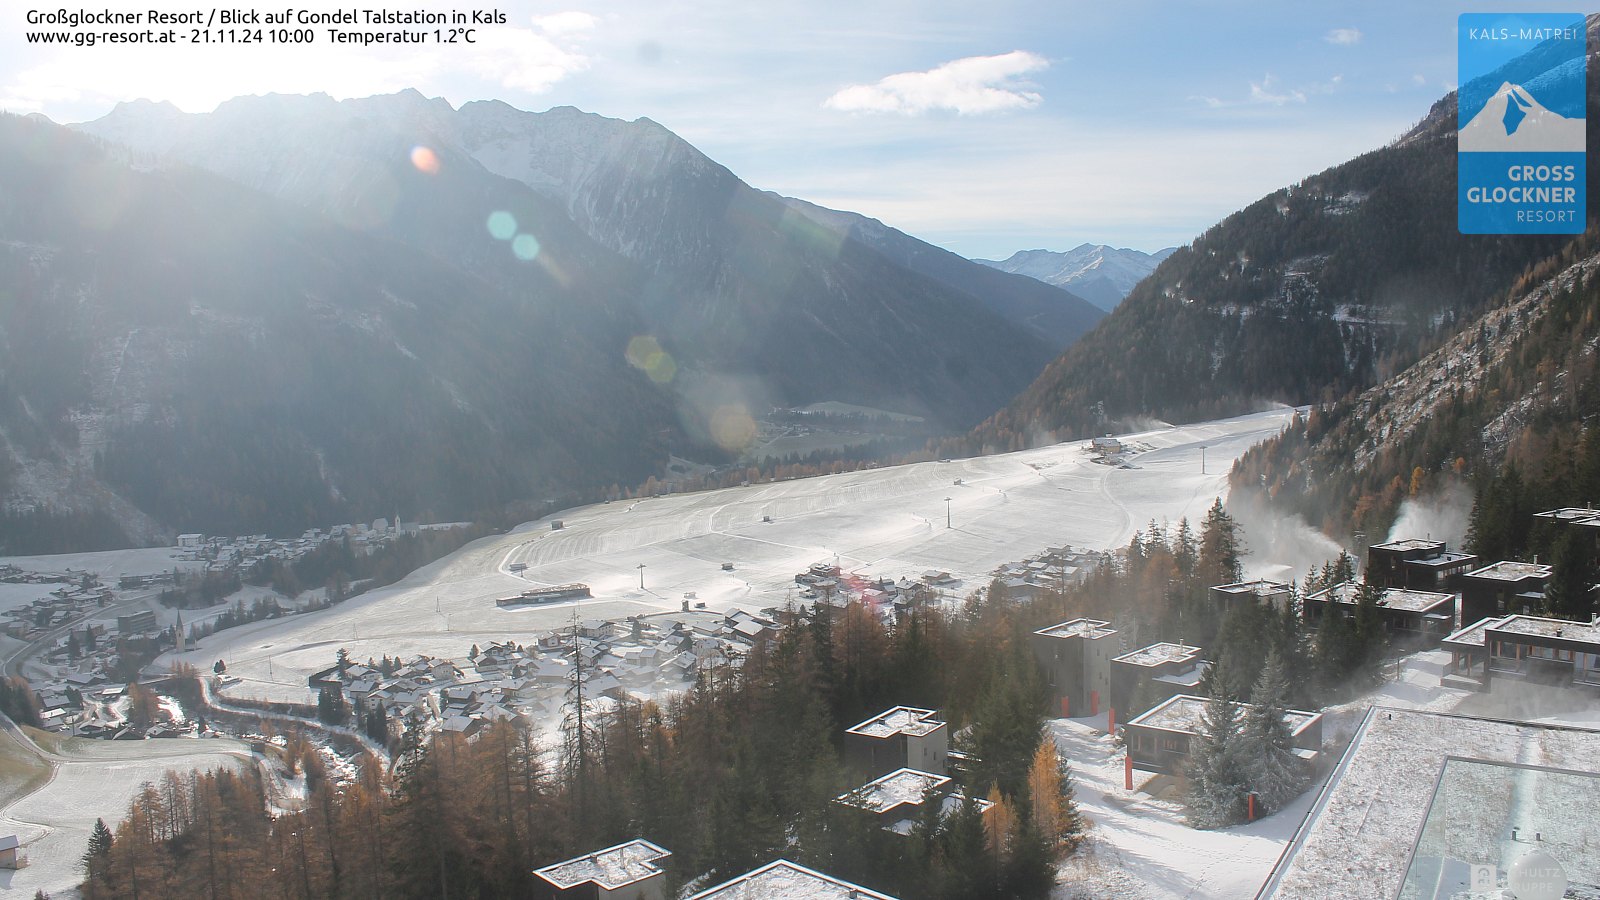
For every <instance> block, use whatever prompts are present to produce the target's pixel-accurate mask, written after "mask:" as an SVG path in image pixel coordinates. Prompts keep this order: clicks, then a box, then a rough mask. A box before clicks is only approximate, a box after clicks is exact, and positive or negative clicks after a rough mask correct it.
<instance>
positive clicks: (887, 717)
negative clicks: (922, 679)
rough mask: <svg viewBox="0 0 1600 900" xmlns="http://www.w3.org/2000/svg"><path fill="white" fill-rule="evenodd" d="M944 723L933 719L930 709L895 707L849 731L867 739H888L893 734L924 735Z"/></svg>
mask: <svg viewBox="0 0 1600 900" xmlns="http://www.w3.org/2000/svg"><path fill="white" fill-rule="evenodd" d="M943 725H944V723H943V722H941V721H939V720H938V719H937V718H935V717H934V712H933V710H931V709H917V708H915V707H911V706H896V707H895V708H893V709H889V710H885V711H883V712H881V713H878V714H877V715H876V716H873V717H872V718H870V719H868V720H866V721H865V722H862V723H861V724H859V725H855V726H853V727H851V728H849V729H847V730H848V731H849V733H850V734H864V735H867V736H868V737H879V738H884V737H889V736H890V735H894V734H911V735H917V736H919V737H920V736H921V735H925V734H932V733H933V732H934V731H936V730H938V729H939V728H941V727H943Z"/></svg>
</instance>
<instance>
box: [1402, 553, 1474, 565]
mask: <svg viewBox="0 0 1600 900" xmlns="http://www.w3.org/2000/svg"><path fill="white" fill-rule="evenodd" d="M1477 558H1478V557H1476V556H1474V555H1473V554H1471V553H1462V552H1460V551H1459V550H1445V551H1443V552H1441V553H1438V554H1435V555H1433V556H1429V557H1425V558H1423V559H1408V560H1406V565H1408V566H1421V567H1423V568H1430V569H1442V568H1444V567H1445V566H1452V565H1455V564H1456V563H1459V562H1465V561H1466V560H1469V559H1477Z"/></svg>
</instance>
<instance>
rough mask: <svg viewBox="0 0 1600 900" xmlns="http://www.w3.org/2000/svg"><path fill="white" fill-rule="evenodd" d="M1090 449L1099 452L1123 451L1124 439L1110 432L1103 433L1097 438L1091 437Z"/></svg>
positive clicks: (1112, 452)
mask: <svg viewBox="0 0 1600 900" xmlns="http://www.w3.org/2000/svg"><path fill="white" fill-rule="evenodd" d="M1089 449H1090V450H1093V451H1094V452H1095V453H1099V454H1114V453H1121V452H1122V441H1120V440H1118V439H1117V438H1115V437H1112V436H1111V435H1109V434H1107V435H1102V436H1100V437H1097V438H1090V440H1089Z"/></svg>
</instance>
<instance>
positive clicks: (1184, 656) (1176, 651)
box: [1112, 641, 1200, 666]
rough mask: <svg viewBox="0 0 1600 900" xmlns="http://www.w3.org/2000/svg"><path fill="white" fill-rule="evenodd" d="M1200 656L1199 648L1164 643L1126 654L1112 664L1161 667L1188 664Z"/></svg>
mask: <svg viewBox="0 0 1600 900" xmlns="http://www.w3.org/2000/svg"><path fill="white" fill-rule="evenodd" d="M1199 655H1200V648H1199V647H1191V646H1189V645H1187V644H1173V643H1168V642H1165V641H1163V642H1162V643H1159V644H1151V645H1150V646H1148V647H1144V648H1142V649H1139V650H1135V651H1133V652H1132V653H1124V654H1122V655H1121V656H1118V657H1116V658H1115V659H1113V660H1112V662H1120V663H1127V664H1129V665H1133V666H1159V665H1161V664H1162V663H1169V662H1186V661H1188V660H1192V659H1195V658H1196V657H1198V656H1199Z"/></svg>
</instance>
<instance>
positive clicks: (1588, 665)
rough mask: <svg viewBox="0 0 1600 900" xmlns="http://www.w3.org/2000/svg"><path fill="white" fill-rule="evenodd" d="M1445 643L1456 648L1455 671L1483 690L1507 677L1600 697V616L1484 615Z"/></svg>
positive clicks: (1446, 646) (1453, 661) (1453, 664)
mask: <svg viewBox="0 0 1600 900" xmlns="http://www.w3.org/2000/svg"><path fill="white" fill-rule="evenodd" d="M1444 647H1445V648H1446V649H1448V650H1450V652H1451V667H1450V671H1451V673H1452V674H1455V675H1458V676H1464V677H1467V678H1472V679H1475V680H1476V682H1477V684H1478V685H1479V686H1481V688H1482V689H1483V690H1488V689H1489V688H1490V685H1491V683H1492V682H1494V681H1502V680H1503V681H1520V682H1529V683H1533V684H1545V685H1555V686H1559V687H1571V688H1577V689H1580V690H1585V691H1588V692H1591V693H1594V694H1597V695H1600V618H1597V619H1595V620H1593V621H1590V622H1570V621H1567V620H1565V619H1547V618H1543V617H1540V616H1520V615H1519V616H1504V617H1501V618H1498V619H1484V620H1481V621H1479V622H1477V623H1474V624H1473V625H1470V626H1468V627H1467V628H1463V629H1461V630H1460V631H1458V632H1456V633H1455V634H1452V635H1450V636H1449V637H1448V638H1446V639H1445V641H1444Z"/></svg>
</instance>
